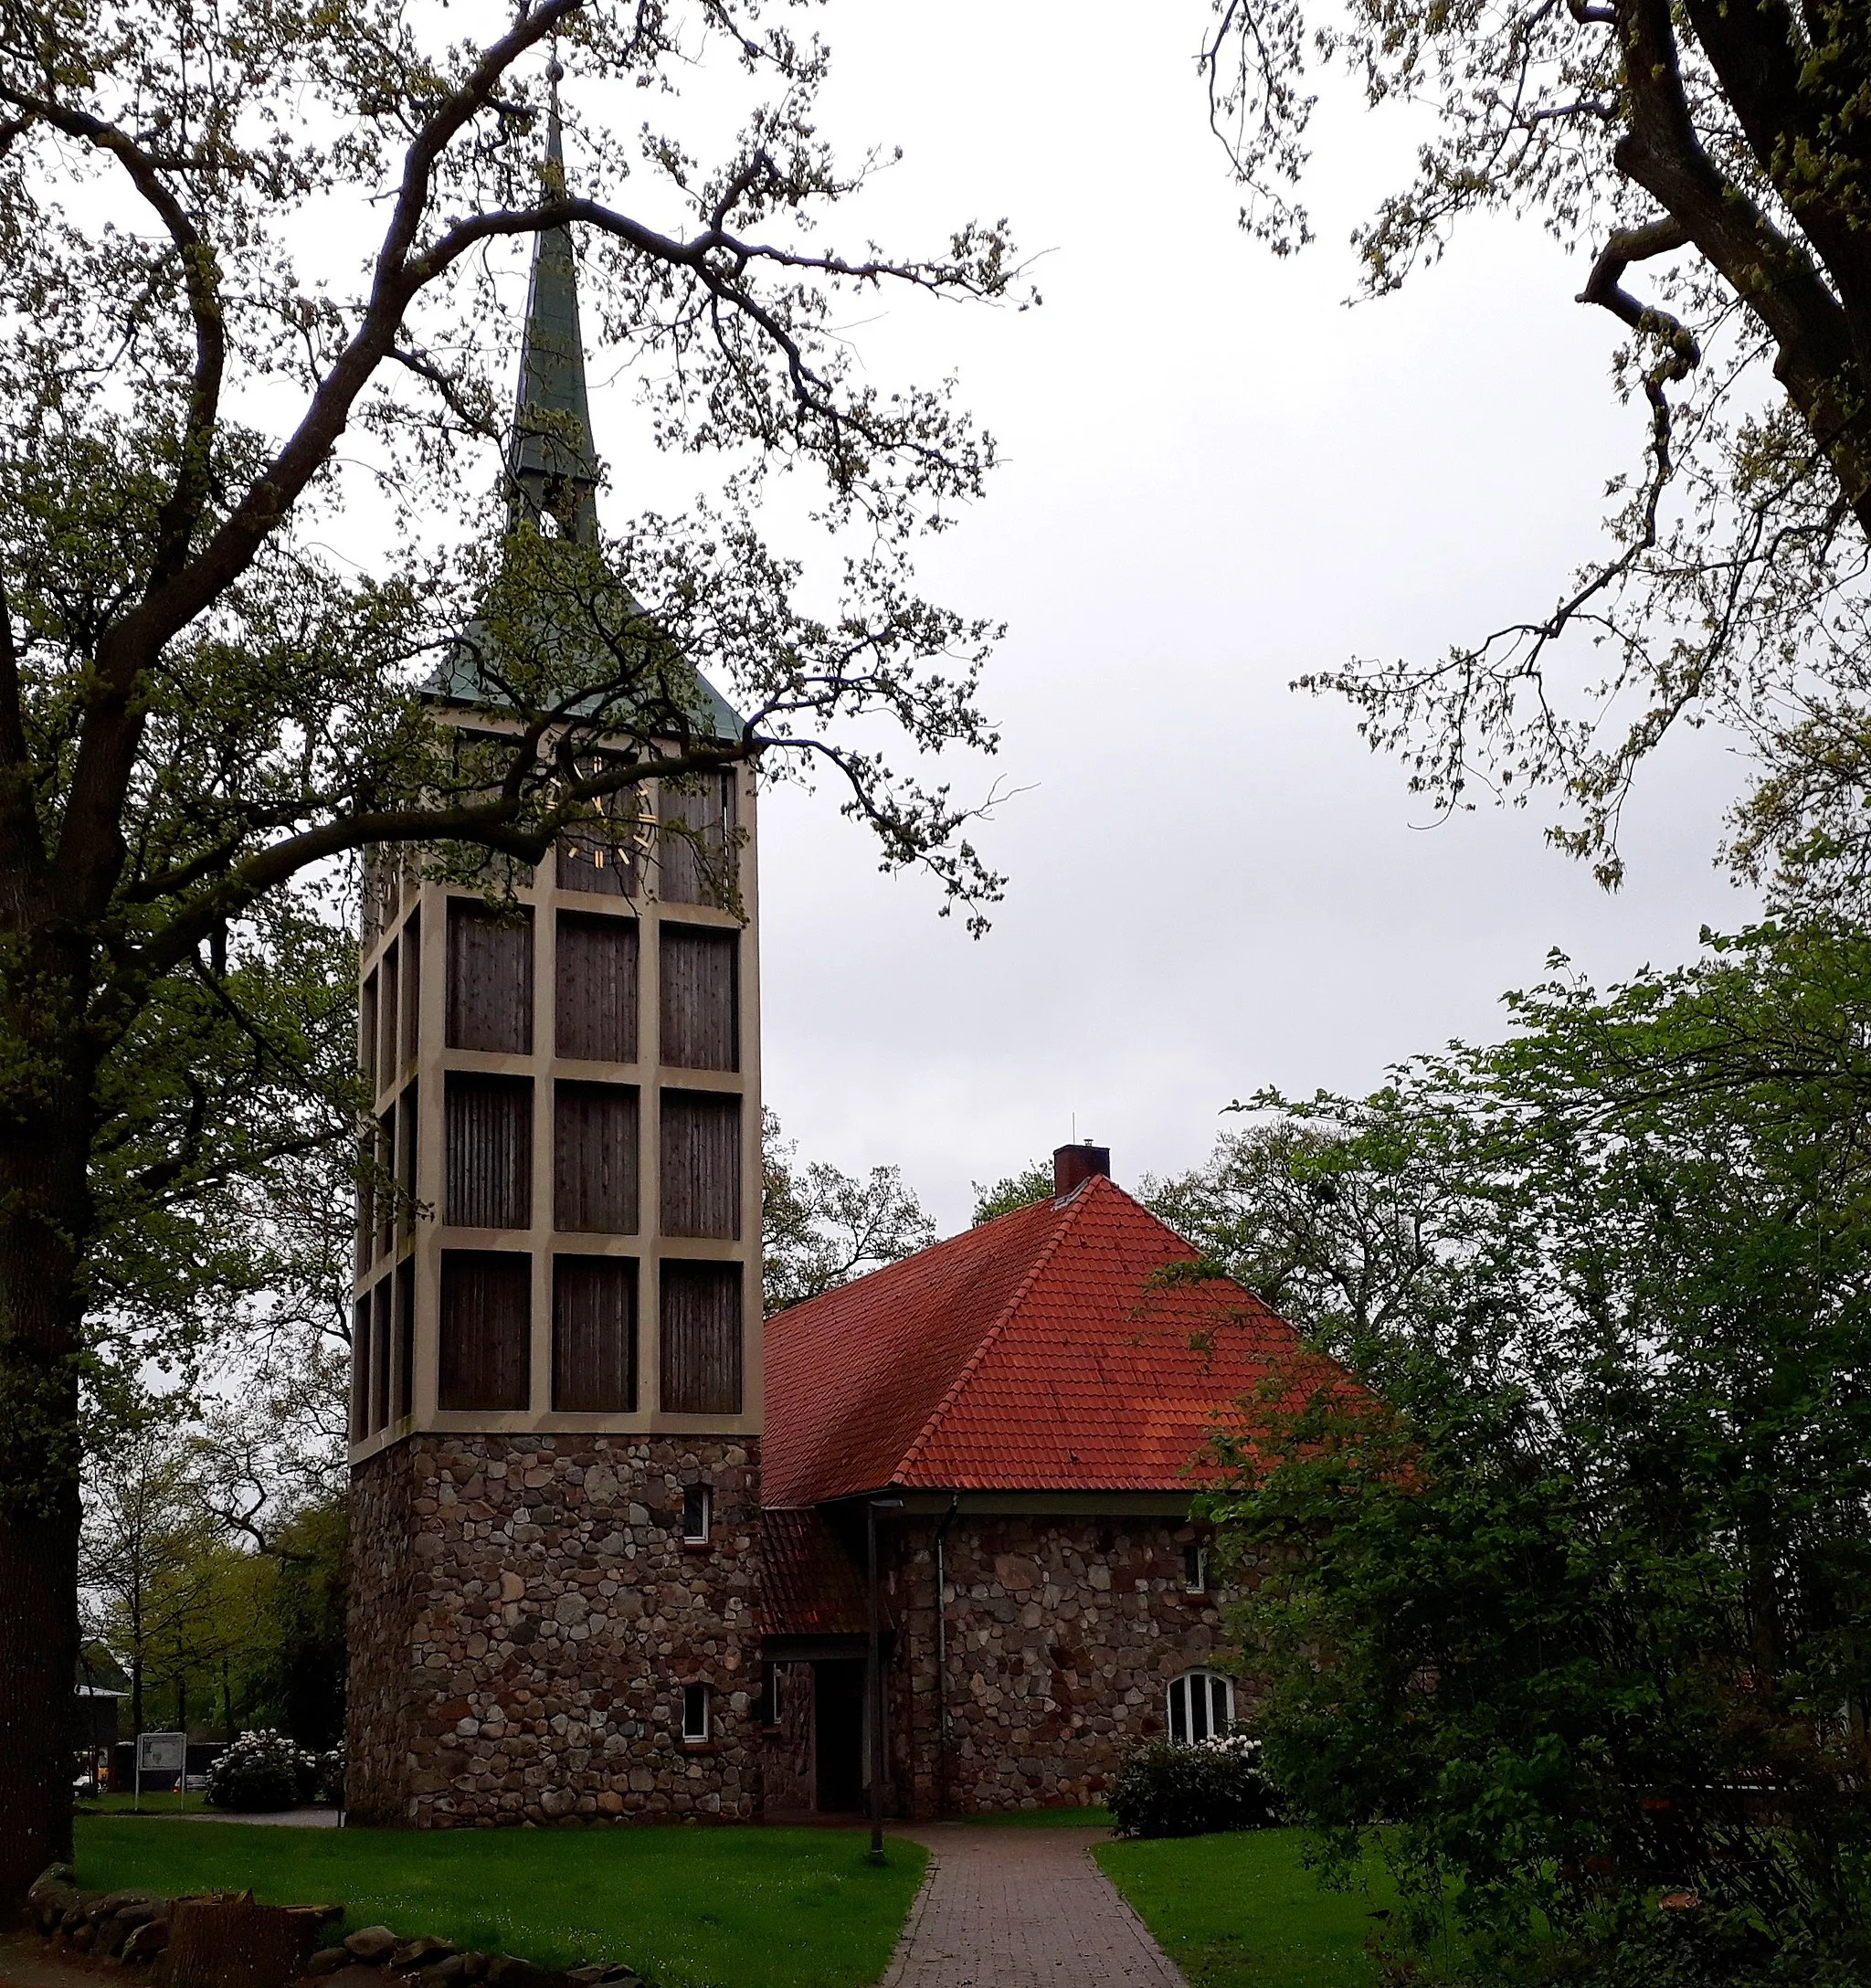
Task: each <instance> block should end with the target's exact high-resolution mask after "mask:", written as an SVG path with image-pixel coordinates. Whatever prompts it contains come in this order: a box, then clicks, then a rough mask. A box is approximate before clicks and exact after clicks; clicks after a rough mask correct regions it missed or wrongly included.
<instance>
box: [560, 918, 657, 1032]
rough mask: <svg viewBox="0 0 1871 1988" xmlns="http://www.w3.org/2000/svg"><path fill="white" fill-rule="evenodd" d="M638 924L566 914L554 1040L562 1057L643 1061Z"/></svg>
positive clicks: (626, 919)
mask: <svg viewBox="0 0 1871 1988" xmlns="http://www.w3.org/2000/svg"><path fill="white" fill-rule="evenodd" d="M638 943H639V941H638V935H637V921H636V920H635V919H634V918H607V917H604V916H602V915H591V914H590V913H580V912H576V911H562V912H560V914H559V922H558V946H557V949H556V960H557V963H556V967H555V972H556V975H557V983H558V984H557V987H556V989H555V999H554V1015H553V1042H554V1046H555V1048H556V1050H557V1052H558V1053H559V1054H560V1055H561V1056H578V1057H584V1058H586V1059H587V1060H589V1061H591V1062H594V1063H635V1062H636V1060H637V950H638Z"/></svg>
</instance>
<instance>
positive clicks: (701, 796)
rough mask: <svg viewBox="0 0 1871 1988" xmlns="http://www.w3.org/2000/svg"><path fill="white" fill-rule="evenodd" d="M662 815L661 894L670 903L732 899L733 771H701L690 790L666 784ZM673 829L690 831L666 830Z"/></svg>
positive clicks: (659, 843)
mask: <svg viewBox="0 0 1871 1988" xmlns="http://www.w3.org/2000/svg"><path fill="white" fill-rule="evenodd" d="M657 814H658V817H659V820H660V821H661V825H662V830H663V831H664V832H659V834H658V836H657V838H656V857H657V882H656V894H657V895H658V896H659V897H661V898H662V899H663V900H664V901H665V902H666V903H668V904H731V903H732V902H733V900H734V892H733V890H732V889H731V888H730V887H729V886H730V885H731V883H732V881H733V880H732V878H731V877H730V876H729V875H728V871H729V868H730V867H731V865H732V863H733V862H734V860H735V854H736V849H735V777H734V775H733V774H732V773H731V772H728V773H703V774H699V775H697V776H696V777H695V790H694V791H693V792H692V793H686V794H684V793H679V792H678V791H677V790H676V789H675V788H672V787H670V786H668V785H666V784H662V785H661V786H660V791H659V794H658V797H657ZM671 829H674V830H677V831H681V830H687V831H688V832H686V833H683V832H673V833H671V832H667V831H668V830H671Z"/></svg>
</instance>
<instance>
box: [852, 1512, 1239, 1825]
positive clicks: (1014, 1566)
mask: <svg viewBox="0 0 1871 1988" xmlns="http://www.w3.org/2000/svg"><path fill="white" fill-rule="evenodd" d="M934 1537H935V1536H934V1531H933V1529H932V1528H924V1527H914V1528H904V1533H903V1534H902V1536H901V1539H900V1544H899V1552H898V1554H897V1556H896V1560H895V1564H894V1567H893V1571H892V1576H891V1588H892V1597H891V1600H892V1610H893V1614H894V1615H895V1617H896V1620H897V1623H898V1625H899V1627H898V1634H897V1639H896V1647H895V1651H894V1655H893V1664H892V1676H891V1677H890V1680H889V1689H890V1693H891V1697H892V1699H893V1704H892V1707H891V1717H890V1720H889V1726H890V1730H891V1742H892V1753H893V1761H892V1774H891V1779H892V1782H893V1790H892V1793H893V1806H894V1807H896V1808H897V1809H899V1810H900V1811H904V1810H906V1811H907V1812H908V1813H910V1814H914V1815H916V1816H919V1817H920V1816H929V1815H934V1814H937V1813H938V1810H939V1809H940V1808H941V1807H942V1806H944V1805H945V1804H944V1797H943V1791H942V1789H941V1787H940V1785H939V1781H940V1773H941V1761H940V1752H939V1749H938V1746H937V1742H936V1724H937V1721H936V1691H935V1650H936V1635H935V1554H934ZM1194 1538H1195V1534H1194V1533H1193V1532H1192V1531H1191V1530H1190V1529H1189V1528H1188V1527H1187V1526H1186V1525H1184V1526H1178V1525H1176V1524H1175V1523H1173V1522H1170V1521H1166V1520H1161V1519H1147V1518H1116V1519H1110V1520H1104V1521H1100V1520H1095V1519H1086V1518H1041V1517H1032V1518H1026V1517H1009V1518H967V1519H962V1520H959V1521H957V1523H956V1524H954V1525H952V1526H951V1527H950V1528H949V1530H948V1534H947V1538H946V1542H945V1554H946V1587H947V1591H948V1593H947V1608H948V1624H947V1642H948V1664H947V1673H948V1676H947V1701H948V1720H949V1745H948V1749H947V1783H948V1785H947V1790H946V1811H947V1813H949V1814H960V1815H967V1814H981V1813H986V1812H990V1811H994V1810H1001V1809H1016V1808H1031V1807H1035V1806H1038V1807H1045V1808H1055V1807H1057V1808H1072V1807H1083V1806H1089V1805H1091V1804H1093V1803H1097V1802H1099V1801H1101V1800H1102V1799H1103V1797H1104V1793H1105V1786H1106V1782H1107V1781H1108V1778H1109V1776H1110V1775H1111V1773H1112V1772H1113V1771H1114V1770H1115V1767H1116V1766H1117V1763H1118V1762H1119V1761H1121V1760H1122V1759H1123V1758H1124V1756H1125V1755H1126V1753H1127V1752H1129V1751H1130V1750H1131V1749H1132V1748H1133V1747H1135V1746H1136V1745H1137V1744H1138V1743H1139V1742H1140V1741H1142V1740H1150V1739H1155V1738H1157V1737H1158V1736H1159V1735H1160V1734H1161V1733H1162V1732H1163V1731H1164V1729H1165V1728H1166V1726H1167V1724H1168V1709H1167V1693H1168V1685H1169V1680H1170V1679H1171V1678H1172V1677H1175V1676H1179V1675H1180V1674H1181V1673H1182V1672H1184V1671H1187V1670H1193V1669H1196V1668H1198V1667H1201V1666H1205V1665H1213V1666H1214V1667H1215V1668H1217V1669H1220V1670H1231V1668H1232V1667H1233V1665H1232V1662H1231V1655H1230V1653H1229V1651H1228V1649H1227V1646H1226V1644H1225V1642H1224V1639H1223V1636H1222V1627H1221V1608H1222V1606H1223V1604H1224V1602H1225V1600H1226V1597H1225V1596H1224V1595H1222V1594H1220V1593H1217V1592H1215V1591H1210V1592H1209V1593H1207V1594H1200V1595H1191V1594H1189V1593H1186V1592H1185V1591H1184V1586H1183V1581H1184V1572H1185V1570H1184V1560H1183V1549H1184V1548H1185V1547H1186V1546H1187V1545H1188V1544H1189V1542H1190V1541H1191V1540H1193V1539H1194ZM905 1708H906V1712H905Z"/></svg>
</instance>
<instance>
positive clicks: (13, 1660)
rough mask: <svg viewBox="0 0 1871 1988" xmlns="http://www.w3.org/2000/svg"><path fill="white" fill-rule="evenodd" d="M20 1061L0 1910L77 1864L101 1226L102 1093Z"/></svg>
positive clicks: (9, 1144) (6, 1194)
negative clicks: (87, 1405)
mask: <svg viewBox="0 0 1871 1988" xmlns="http://www.w3.org/2000/svg"><path fill="white" fill-rule="evenodd" d="M9 1032H11V1031H9ZM13 1055H14V1056H15V1057H16V1058H17V1060H18V1063H24V1064H25V1065H26V1072H25V1073H24V1075H22V1074H21V1073H20V1072H19V1071H18V1068H17V1066H16V1069H15V1071H14V1072H13V1073H11V1074H12V1077H13V1084H12V1085H11V1086H9V1088H11V1089H12V1091H13V1095H12V1097H11V1098H8V1099H6V1100H5V1102H4V1103H0V1910H4V1909H5V1907H6V1906H9V1905H11V1904H12V1903H13V1902H14V1901H16V1899H18V1898H20V1897H21V1896H22V1894H23V1893H24V1892H25V1891H26V1887H27V1886H28V1885H30V1884H31V1883H32V1881H33V1879H34V1878H35V1877H37V1876H38V1875H39V1873H40V1872H41V1871H42V1870H44V1869H45V1867H46V1866H47V1865H48V1864H50V1863H52V1862H54V1861H55V1860H62V1859H64V1858H68V1857H69V1856H70V1855H71V1782H72V1774H73V1766H74V1761H75V1758H76V1745H77V1739H78V1735H77V1730H76V1724H75V1720H76V1697H75V1688H76V1681H77V1675H78V1564H79V1453H80V1446H81V1445H80V1432H79V1385H78V1384H79V1349H80V1343H81V1342H80V1331H79V1328H80V1325H81V1322H82V1318H83V1300H82V1298H81V1295H80V1293H79V1261H80V1252H81V1251H82V1248H83V1246H84V1242H85V1239H86V1237H87V1233H88V1231H89V1228H90V1198H89V1194H88V1191H87V1183H86V1173H87V1159H88V1157H89V1143H90V1137H89V1120H90V1084H89V1082H88V1080H87V1079H86V1078H84V1077H79V1076H77V1075H76V1074H75V1073H73V1072H72V1070H71V1068H70V1065H69V1063H68V1064H67V1065H66V1066H65V1067H64V1069H62V1070H61V1069H59V1068H58V1065H57V1063H55V1062H54V1060H53V1059H52V1058H51V1057H48V1056H43V1053H42V1056H41V1057H38V1058H36V1057H35V1056H34V1055H33V1053H32V1051H30V1050H28V1049H26V1046H25V1045H23V1044H21V1043H20V1042H19V1041H18V1037H17V1036H15V1046H14V1049H13ZM48 1064H49V1065H51V1067H49V1068H48ZM35 1077H37V1079H38V1080H39V1081H38V1082H37V1083H35V1082H34V1081H33V1079H34V1078H35ZM22 1093H25V1094H26V1095H27V1096H28V1097H30V1099H31V1104H30V1105H29V1106H28V1107H27V1108H26V1110H24V1111H23V1110H21V1109H20V1108H19V1100H20V1096H21V1094H22ZM6 1105H12V1107H13V1108H12V1109H11V1110H8V1109H6Z"/></svg>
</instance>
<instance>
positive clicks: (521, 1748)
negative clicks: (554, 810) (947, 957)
mask: <svg viewBox="0 0 1871 1988" xmlns="http://www.w3.org/2000/svg"><path fill="white" fill-rule="evenodd" d="M556 80H557V79H556V75H555V78H554V85H555V93H554V101H553V109H552V118H551V125H550V134H549V139H548V149H547V154H546V156H547V174H548V178H550V177H551V176H552V175H553V174H555V173H562V172H563V164H562V156H563V154H562V147H561V140H560V132H559V119H558V109H557V100H556ZM509 474H510V482H511V485H512V487H513V492H514V494H513V502H514V504H515V507H516V509H517V508H518V507H520V506H526V507H529V508H530V510H531V511H532V513H533V514H534V516H536V517H539V518H541V519H551V520H553V521H555V524H556V527H557V530H558V531H559V532H560V533H561V534H563V535H565V536H566V537H569V538H577V539H581V540H584V541H586V542H587V544H588V543H592V542H595V539H596V533H597V513H596V496H595V493H596V485H597V477H596V472H595V468H594V457H593V452H592V448H591V431H590V418H589V410H588V407H587V395H586V383H585V364H584V353H583V349H582V345H581V343H580V337H579V327H578V300H577V287H576V263H575V259H574V254H573V246H572V242H571V238H570V236H569V234H568V233H567V232H566V230H564V229H555V230H551V231H548V232H546V233H544V234H542V235H541V236H539V237H538V238H537V239H536V242H535V246H534V261H533V272H532V281H531V287H530V292H529V297H528V303H527V316H526V325H525V333H524V340H523V349H522V355H521V361H520V379H519V390H518V396H517V406H516V412H515V418H514V430H513V442H512V444H511V447H510V453H509ZM432 695H433V697H434V704H435V710H436V714H437V717H438V721H439V722H440V723H443V724H453V725H456V726H459V727H460V728H461V729H463V730H464V731H466V732H469V733H470V734H471V733H479V734H481V735H487V734H489V733H490V732H492V733H498V732H500V731H502V730H503V729H513V724H514V721H513V718H512V716H511V715H506V716H503V715H502V708H501V707H502V700H501V699H500V698H499V697H498V696H496V695H492V694H491V693H489V692H488V691H487V690H486V689H485V688H484V686H483V684H482V682H481V678H480V676H479V674H478V672H477V671H476V669H475V667H474V661H473V654H472V649H471V644H470V643H468V642H464V643H463V645H461V646H460V649H458V651H457V654H456V656H455V657H454V658H453V659H451V661H450V662H449V664H447V665H445V666H444V668H443V670H442V671H440V672H439V675H438V678H437V680H436V682H435V683H434V685H433V686H432ZM703 699H704V702H706V703H707V709H706V710H704V711H703V712H701V713H699V714H697V722H698V725H699V726H700V727H701V728H702V729H703V730H704V731H705V730H706V729H707V728H708V727H709V726H710V725H713V727H714V730H715V732H716V734H717V735H720V736H724V737H731V736H735V735H738V731H739V726H738V722H737V721H736V720H735V717H734V714H733V713H732V712H731V711H729V710H728V709H727V707H726V706H725V705H724V704H723V703H721V701H720V700H719V699H718V698H717V697H715V696H714V693H713V692H712V691H709V690H708V689H707V687H706V686H705V685H703ZM598 744H599V745H600V746H601V744H602V742H601V741H600V742H598ZM627 815H628V819H624V820H619V821H618V822H616V823H615V824H610V823H607V824H604V825H603V828H604V832H601V833H583V832H581V833H580V834H578V835H576V836H574V837H571V838H568V839H567V840H566V841H564V842H563V843H562V844H561V846H560V847H559V848H558V849H557V850H556V851H555V852H554V854H553V855H552V856H550V857H548V858H547V860H546V861H545V862H543V863H541V864H540V865H539V866H538V867H537V868H536V869H535V870H534V871H533V872H530V873H529V874H526V875H523V876H519V877H515V878H514V879H513V882H512V886H511V890H510V893H509V901H508V902H506V903H503V904H499V905H496V904H490V903H489V902H488V901H487V899H486V898H485V897H483V896H482V895H481V894H477V893H476V892H474V891H473V890H472V889H471V888H469V887H457V886H454V885H450V884H447V883H438V882H434V881H428V880H425V879H423V878H422V877H421V876H419V875H418V872H416V870H415V869H414V867H413V866H409V865H399V864H398V862H397V861H396V858H395V856H394V854H393V853H391V852H384V853H383V854H382V856H381V857H380V858H379V859H378V860H374V861H373V862H371V863H370V864H369V866H368V870H367V876H366V885H365V921H364V930H363V935H362V936H363V946H362V951H361V957H360V981H359V1036H358V1040H359V1055H360V1062H361V1066H362V1068H363V1070H364V1072H365V1078H366V1083H367V1086H368V1088H369V1090H370V1092H371V1094H372V1096H373V1100H374V1112H373V1123H372V1127H371V1130H370V1135H369V1138H370V1145H371V1147H372V1148H373V1157H374V1159H375V1165H374V1166H372V1167H370V1168H367V1169H366V1172H365V1178H366V1180H368V1179H375V1180H376V1181H378V1182H380V1183H382V1184H383V1187H384V1191H381V1192H375V1193H374V1192H373V1191H371V1190H370V1188H369V1187H368V1186H366V1187H365V1188H364V1189H363V1190H360V1194H359V1206H358V1215H357V1244H356V1263H355V1271H356V1282H355V1285H354V1299H353V1310H352V1318H353V1325H352V1332H353V1352H354V1369H353V1385H352V1402H351V1465H352V1487H353V1488H352V1527H353V1585H352V1596H351V1674H350V1701H349V1712H348V1729H347V1741H348V1746H349V1766H348V1790H347V1793H348V1800H349V1804H350V1806H351V1808H352V1810H353V1811H354V1813H355V1814H357V1816H358V1818H359V1819H360V1820H369V1821H372V1822H376V1823H380V1824H405V1825H413V1826H417V1827H450V1826H464V1825H480V1826H486V1825H488V1824H521V1823H526V1822H531V1823H534V1824H544V1823H548V1822H553V1821H566V1820H573V1819H582V1820H586V1821H590V1822H601V1821H603V1820H605V1819H607V1818H610V1819H614V1820H618V1821H623V1820H629V1819H632V1818H637V1819H642V1820H659V1819H664V1820H666V1819H670V1818H672V1817H675V1816H679V1815H682V1814H714V1815H722V1816H746V1815H750V1814H754V1813H756V1810H757V1806H758V1800H759V1789H758V1770H757V1764H756V1763H757V1716H758V1715H757V1710H756V1704H755V1696H756V1691H757V1676H758V1671H759V1665H758V1662H757V1655H758V1643H757V1625H756V1622H755V1611H756V1601H757V1573H758V1569H757V1561H756V1550H757V1540H758V1513H759V1441H760V1428H761V1368H760V1318H761V1290H760V1077H759V1050H760V1010H759V922H758V888H757V873H756V853H757V841H756V809H755V788H754V780H753V776H752V774H751V772H750V770H749V769H747V768H745V767H733V768H730V769H726V770H722V771H718V772H710V773H707V774H704V775H701V776H694V777H691V779H690V780H689V781H687V782H685V783H683V784H682V787H681V788H680V789H678V788H675V787H667V788H663V789H662V790H661V791H657V790H655V788H650V789H649V790H632V798H631V802H630V806H629V809H627ZM392 1181H393V1182H394V1183H395V1186H394V1190H392V1189H391V1188H390V1186H389V1183H390V1182H392Z"/></svg>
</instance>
